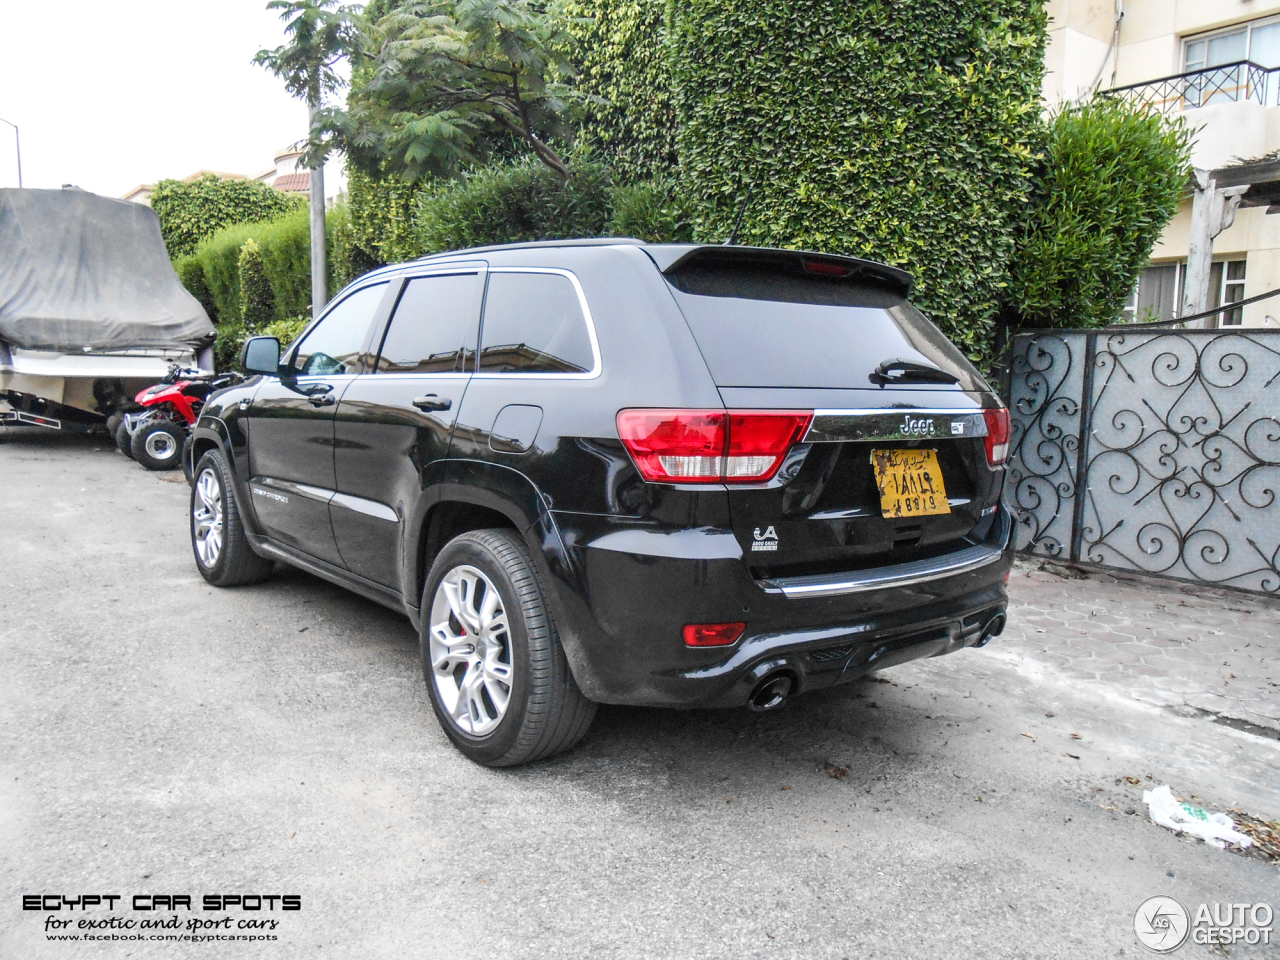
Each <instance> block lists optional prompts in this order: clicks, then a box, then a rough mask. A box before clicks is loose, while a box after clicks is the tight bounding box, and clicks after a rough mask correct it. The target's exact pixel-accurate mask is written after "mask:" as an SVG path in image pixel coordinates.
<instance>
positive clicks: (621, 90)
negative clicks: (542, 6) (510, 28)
mask: <svg viewBox="0 0 1280 960" xmlns="http://www.w3.org/2000/svg"><path fill="white" fill-rule="evenodd" d="M563 13H564V15H565V17H566V25H567V29H568V31H569V33H570V35H572V36H573V37H574V39H575V40H576V41H577V43H576V44H575V45H574V49H573V50H572V51H570V55H571V56H572V57H573V59H574V60H576V61H577V64H578V77H577V79H576V80H575V82H574V86H575V87H576V88H577V89H578V90H579V91H581V92H583V93H586V94H588V95H589V96H590V97H592V98H593V99H592V100H591V101H590V102H589V105H588V110H589V113H590V117H589V119H588V120H587V121H586V122H585V123H583V124H582V125H581V127H580V130H579V136H581V137H582V138H584V140H585V141H586V142H587V143H589V144H590V145H591V146H592V147H594V148H595V149H596V150H598V151H599V152H600V154H601V156H603V157H604V159H605V160H606V162H607V163H608V164H609V166H610V168H611V169H612V170H613V172H614V174H615V175H616V176H617V177H618V179H619V180H621V181H622V182H624V183H630V182H633V181H645V180H648V179H649V178H651V177H654V176H657V175H661V174H663V173H665V172H667V171H670V170H672V169H674V167H675V165H676V111H675V99H674V96H673V92H672V85H671V70H670V66H669V64H668V57H667V44H666V34H667V0H569V2H568V3H566V4H565V6H564V9H563Z"/></svg>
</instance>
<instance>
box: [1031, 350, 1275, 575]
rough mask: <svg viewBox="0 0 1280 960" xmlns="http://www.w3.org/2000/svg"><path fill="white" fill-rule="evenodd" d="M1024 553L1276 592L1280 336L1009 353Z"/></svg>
mask: <svg viewBox="0 0 1280 960" xmlns="http://www.w3.org/2000/svg"><path fill="white" fill-rule="evenodd" d="M1009 360H1010V363H1009V384H1008V387H1009V398H1010V411H1011V413H1012V415H1013V439H1012V443H1013V450H1012V454H1011V460H1010V467H1009V488H1008V492H1007V494H1006V497H1007V500H1008V502H1009V504H1010V506H1011V507H1013V508H1014V510H1015V512H1016V513H1017V515H1018V518H1019V523H1018V525H1017V538H1018V546H1019V548H1020V549H1022V550H1024V551H1027V552H1030V553H1033V554H1041V555H1045V556H1049V557H1055V558H1059V559H1063V560H1072V561H1081V562H1085V563H1095V564H1101V565H1104V566H1109V567H1118V568H1122V569H1126V570H1135V571H1141V572H1144V573H1154V574H1160V575H1162V576H1167V577H1175V578H1178V579H1182V580H1191V581H1195V582H1198V583H1209V584H1214V585H1219V586H1230V587H1236V588H1240V589H1244V590H1251V591H1256V592H1261V593H1267V594H1273V595H1275V594H1278V593H1280V566H1278V564H1280V331H1268V330H1248V331H1240V332H1224V331H1222V330H1154V331H1145V330H1144V331H1138V332H1135V331H1133V330H1126V331H1123V332H1119V331H1115V330H1111V331H1108V330H1105V329H1102V330H1039V331H1031V332H1023V333H1019V334H1017V335H1015V336H1014V337H1013V339H1012V342H1011V343H1010V358H1009Z"/></svg>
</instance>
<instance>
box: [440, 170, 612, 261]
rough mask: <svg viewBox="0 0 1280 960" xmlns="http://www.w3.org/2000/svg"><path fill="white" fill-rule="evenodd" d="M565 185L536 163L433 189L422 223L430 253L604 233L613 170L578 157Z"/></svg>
mask: <svg viewBox="0 0 1280 960" xmlns="http://www.w3.org/2000/svg"><path fill="white" fill-rule="evenodd" d="M570 170H571V172H572V174H573V176H572V177H571V178H570V179H569V181H568V182H567V183H566V182H564V181H562V180H561V179H560V177H559V176H557V175H556V173H555V172H554V171H552V170H550V169H549V168H547V167H546V166H544V165H543V164H541V163H539V162H537V161H536V160H522V161H520V162H517V163H512V164H508V165H505V166H497V167H487V168H485V169H482V170H479V171H477V172H475V173H472V174H468V175H466V176H464V177H462V178H461V179H459V180H449V181H444V182H441V183H438V184H435V185H432V186H429V187H427V188H426V189H424V190H423V191H422V193H421V194H420V195H419V197H418V203H417V210H416V216H415V223H416V226H417V239H418V247H419V249H420V250H421V251H422V252H423V253H437V252H441V251H444V250H460V249H463V248H465V247H477V246H485V245H488V244H495V243H519V242H521V241H527V240H560V239H567V238H573V237H598V236H600V235H601V234H603V233H604V231H605V227H606V225H607V224H608V222H609V193H610V187H611V181H610V177H609V171H608V170H607V169H606V168H605V167H604V166H603V165H601V164H599V163H595V162H591V161H583V160H574V161H571V162H570Z"/></svg>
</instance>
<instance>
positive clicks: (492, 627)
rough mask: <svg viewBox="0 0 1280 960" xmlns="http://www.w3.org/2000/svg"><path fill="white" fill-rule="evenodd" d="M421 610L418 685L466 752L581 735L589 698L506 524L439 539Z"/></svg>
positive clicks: (528, 747)
mask: <svg viewBox="0 0 1280 960" xmlns="http://www.w3.org/2000/svg"><path fill="white" fill-rule="evenodd" d="M491 593H496V595H497V596H496V599H495V598H494V597H492V596H491ZM421 611H422V630H421V634H420V641H421V656H422V674H423V678H424V679H425V680H426V684H427V694H428V696H429V697H430V699H431V706H432V708H433V709H434V710H435V713H436V719H437V720H439V721H440V726H441V727H442V728H443V730H444V732H445V734H446V735H447V736H448V737H449V739H450V740H452V741H453V744H454V746H456V747H457V748H458V749H459V750H460V751H461V752H462V753H463V754H464V755H465V756H466V757H468V758H469V759H471V760H473V761H475V762H476V763H479V764H482V765H484V766H486V767H512V766H518V765H520V764H525V763H532V762H533V761H535V760H542V759H545V758H547V757H550V756H554V755H555V754H557V753H563V752H564V751H565V750H568V749H570V748H571V747H573V746H574V745H575V744H577V743H578V741H579V740H581V739H582V738H583V736H584V735H585V734H586V732H587V728H588V727H589V726H590V725H591V721H592V720H593V719H594V718H595V713H596V704H595V703H593V702H592V701H590V700H588V699H587V698H586V697H585V696H583V695H582V691H580V690H579V689H578V685H577V683H575V682H574V679H573V674H572V673H570V671H569V662H568V660H567V659H566V657H565V653H564V648H563V647H562V646H561V644H560V636H559V634H558V633H557V631H556V626H555V622H554V621H553V620H552V618H551V614H550V612H549V611H548V609H547V604H546V599H545V591H544V589H543V586H542V583H541V580H540V578H539V576H538V572H537V569H536V568H535V567H534V565H533V560H532V558H531V557H530V555H529V551H528V549H527V548H526V547H525V545H524V542H523V541H522V540H521V539H520V537H519V536H518V535H517V534H516V533H515V532H514V531H511V530H473V531H471V532H469V533H464V534H462V535H460V536H458V537H455V538H454V539H453V540H451V541H449V543H448V544H446V545H445V547H444V549H442V550H441V551H440V554H439V555H438V556H437V557H436V560H435V562H434V563H433V564H432V565H431V572H430V573H429V574H428V576H427V582H426V585H425V588H424V590H423V595H422V607H421ZM470 641H478V642H470ZM468 645H470V647H471V650H470V651H468V649H467V647H468ZM481 647H483V651H481V649H480V648H481ZM504 688H505V699H504V697H503V691H504ZM500 701H501V702H500Z"/></svg>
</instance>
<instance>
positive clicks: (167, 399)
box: [116, 364, 244, 479]
mask: <svg viewBox="0 0 1280 960" xmlns="http://www.w3.org/2000/svg"><path fill="white" fill-rule="evenodd" d="M243 379H244V378H243V377H242V376H240V374H238V373H222V374H217V375H213V374H207V373H203V372H201V371H200V370H193V369H190V368H185V367H179V366H177V365H176V364H175V365H174V366H173V367H171V368H170V370H169V373H168V375H167V376H166V377H165V378H164V379H163V380H162V381H160V382H159V383H157V384H156V385H155V386H154V387H148V388H147V389H145V390H143V391H142V392H141V393H139V394H138V395H137V396H136V397H135V398H134V400H135V402H136V403H137V404H138V406H139V407H141V408H142V409H140V410H135V411H133V412H130V413H126V414H125V415H124V417H123V418H122V419H121V421H120V425H119V426H118V427H117V428H116V446H117V447H119V448H120V452H121V453H123V454H124V455H125V456H127V457H132V458H133V459H134V460H137V461H138V462H139V463H140V464H142V465H143V466H144V467H146V468H147V469H148V470H172V469H174V468H175V467H177V466H178V465H179V464H180V463H181V462H182V459H183V458H182V450H183V445H184V444H185V443H186V441H187V437H188V435H189V434H190V433H191V428H192V427H193V426H195V422H196V420H198V419H199V417H200V409H201V407H203V406H204V404H205V401H206V400H208V399H209V395H210V394H212V393H213V392H214V391H215V390H221V389H222V388H223V387H229V386H232V385H233V384H236V383H239V382H240V381H241V380H243ZM188 479H189V478H188Z"/></svg>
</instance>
